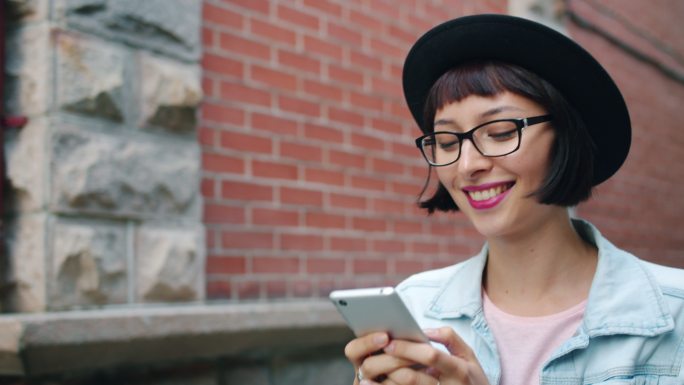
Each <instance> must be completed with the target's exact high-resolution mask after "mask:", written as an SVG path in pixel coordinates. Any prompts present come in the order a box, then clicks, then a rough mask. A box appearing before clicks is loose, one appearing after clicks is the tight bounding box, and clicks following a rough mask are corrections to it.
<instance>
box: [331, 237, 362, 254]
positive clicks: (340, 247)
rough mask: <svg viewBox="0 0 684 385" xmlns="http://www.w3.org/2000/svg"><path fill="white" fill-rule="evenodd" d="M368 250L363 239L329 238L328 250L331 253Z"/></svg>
mask: <svg viewBox="0 0 684 385" xmlns="http://www.w3.org/2000/svg"><path fill="white" fill-rule="evenodd" d="M367 248H368V246H367V241H366V239H365V238H352V237H331V238H330V250H333V251H366V250H367Z"/></svg>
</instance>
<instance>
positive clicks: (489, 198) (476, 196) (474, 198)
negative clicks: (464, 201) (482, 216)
mask: <svg viewBox="0 0 684 385" xmlns="http://www.w3.org/2000/svg"><path fill="white" fill-rule="evenodd" d="M514 184H515V183H514V182H495V183H485V184H481V185H477V186H466V187H464V188H463V192H464V193H465V195H466V198H468V203H470V206H471V207H472V208H474V209H475V210H485V209H490V208H492V207H494V206H496V205H498V204H499V203H500V202H501V201H502V200H503V199H504V198H506V196H507V195H508V192H509V191H510V190H511V187H513V185H514Z"/></svg>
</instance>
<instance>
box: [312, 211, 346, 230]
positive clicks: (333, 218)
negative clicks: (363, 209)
mask: <svg viewBox="0 0 684 385" xmlns="http://www.w3.org/2000/svg"><path fill="white" fill-rule="evenodd" d="M305 218H306V219H305V223H306V226H308V227H313V228H321V229H331V228H337V229H343V228H345V226H346V218H345V217H344V215H336V214H328V213H322V212H315V213H306V217H305Z"/></svg>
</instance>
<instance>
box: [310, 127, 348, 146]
mask: <svg viewBox="0 0 684 385" xmlns="http://www.w3.org/2000/svg"><path fill="white" fill-rule="evenodd" d="M304 136H305V137H306V138H309V139H318V140H322V141H325V142H331V143H342V142H343V141H344V133H343V132H342V131H340V130H338V129H336V128H332V127H326V126H322V125H319V124H313V123H305V124H304Z"/></svg>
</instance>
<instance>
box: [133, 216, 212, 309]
mask: <svg viewBox="0 0 684 385" xmlns="http://www.w3.org/2000/svg"><path fill="white" fill-rule="evenodd" d="M202 233H203V232H202V230H201V227H197V228H191V229H180V228H179V229H169V228H155V227H152V226H148V225H143V226H142V227H140V228H138V231H137V234H136V242H135V244H136V246H135V255H136V274H137V282H136V287H137V290H138V300H139V301H141V302H173V301H193V300H198V299H203V298H202V297H203V294H202V293H203V292H204V290H203V280H202V274H203V273H204V252H203V250H202V247H203V246H202V245H204V242H203V237H202Z"/></svg>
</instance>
